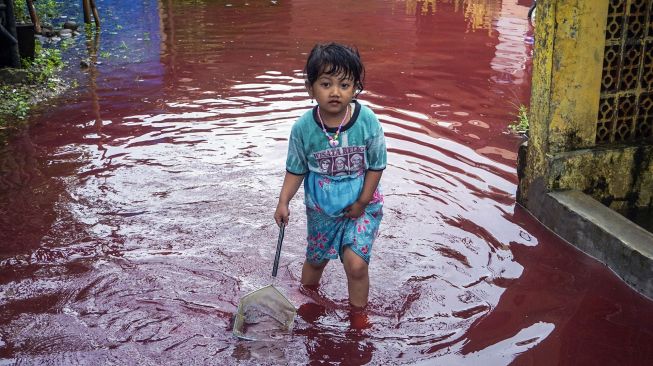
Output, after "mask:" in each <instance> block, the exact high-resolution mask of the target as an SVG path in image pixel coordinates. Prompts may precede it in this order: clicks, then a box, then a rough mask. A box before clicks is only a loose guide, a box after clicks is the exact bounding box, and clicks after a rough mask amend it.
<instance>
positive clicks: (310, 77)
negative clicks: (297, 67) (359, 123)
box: [304, 43, 365, 95]
mask: <svg viewBox="0 0 653 366" xmlns="http://www.w3.org/2000/svg"><path fill="white" fill-rule="evenodd" d="M321 74H327V75H338V74H343V75H344V76H345V77H346V78H351V79H353V80H354V88H356V89H357V91H356V95H358V94H359V93H360V92H361V91H363V79H364V78H365V67H364V66H363V63H362V62H361V57H360V54H359V53H358V50H357V49H356V48H353V47H349V46H345V45H342V44H339V43H327V44H316V45H315V47H313V49H312V50H311V53H310V54H309V55H308V59H307V60H306V67H305V68H304V75H305V76H306V81H307V82H308V83H309V84H310V85H313V83H314V82H315V81H316V80H317V78H318V77H320V75H321Z"/></svg>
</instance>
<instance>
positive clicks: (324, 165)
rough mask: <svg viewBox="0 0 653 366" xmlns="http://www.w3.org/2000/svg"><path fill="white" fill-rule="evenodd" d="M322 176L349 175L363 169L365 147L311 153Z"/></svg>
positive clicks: (348, 147)
mask: <svg viewBox="0 0 653 366" xmlns="http://www.w3.org/2000/svg"><path fill="white" fill-rule="evenodd" d="M313 157H314V158H315V160H316V161H317V165H318V166H319V167H320V173H322V174H324V175H331V176H337V175H350V174H352V173H355V172H359V171H362V170H364V169H365V146H347V147H338V148H335V149H327V150H322V151H318V152H315V153H313Z"/></svg>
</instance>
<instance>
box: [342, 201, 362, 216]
mask: <svg viewBox="0 0 653 366" xmlns="http://www.w3.org/2000/svg"><path fill="white" fill-rule="evenodd" d="M365 206H367V205H365V204H363V203H361V202H359V201H356V202H354V203H352V204H351V205H349V206H347V207H346V208H345V209H344V210H342V212H343V214H344V215H345V217H349V218H350V219H357V218H359V217H360V216H361V215H362V214H363V212H364V211H365Z"/></svg>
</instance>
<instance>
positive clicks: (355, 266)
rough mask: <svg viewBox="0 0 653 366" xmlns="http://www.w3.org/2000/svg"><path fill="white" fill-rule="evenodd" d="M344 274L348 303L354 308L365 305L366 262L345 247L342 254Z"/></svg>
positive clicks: (367, 278)
mask: <svg viewBox="0 0 653 366" xmlns="http://www.w3.org/2000/svg"><path fill="white" fill-rule="evenodd" d="M342 256H343V260H342V262H343V264H344V266H345V273H347V288H348V290H349V302H350V303H351V304H352V305H354V306H356V307H361V308H362V307H365V306H366V305H367V296H368V293H369V291H370V277H369V275H368V272H367V262H365V261H364V260H363V258H361V257H359V256H358V254H356V253H354V251H353V250H351V248H350V247H345V250H344V252H343V254H342Z"/></svg>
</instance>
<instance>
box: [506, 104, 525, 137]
mask: <svg viewBox="0 0 653 366" xmlns="http://www.w3.org/2000/svg"><path fill="white" fill-rule="evenodd" d="M515 117H517V119H516V120H515V121H513V123H511V124H509V125H508V128H510V130H511V131H512V132H516V133H527V132H528V126H529V124H528V107H527V106H525V105H523V104H520V105H519V107H518V109H517V114H516V115H515Z"/></svg>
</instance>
